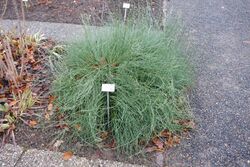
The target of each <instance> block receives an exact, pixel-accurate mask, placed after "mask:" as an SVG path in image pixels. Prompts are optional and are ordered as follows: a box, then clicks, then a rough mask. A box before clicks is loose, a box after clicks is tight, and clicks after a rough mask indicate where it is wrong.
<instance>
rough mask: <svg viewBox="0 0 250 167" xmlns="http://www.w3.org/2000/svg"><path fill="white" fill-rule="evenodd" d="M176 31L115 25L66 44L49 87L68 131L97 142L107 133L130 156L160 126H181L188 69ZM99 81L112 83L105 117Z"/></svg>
mask: <svg viewBox="0 0 250 167" xmlns="http://www.w3.org/2000/svg"><path fill="white" fill-rule="evenodd" d="M178 33H179V29H178V27H177V26H172V27H167V28H166V30H165V31H161V30H158V29H157V28H154V27H152V26H150V25H148V24H138V23H137V24H136V25H135V24H127V25H124V24H115V25H112V26H110V27H109V28H101V29H99V30H90V29H88V30H87V31H86V32H85V35H84V36H82V38H83V40H80V41H77V42H75V43H72V44H70V45H69V46H68V47H67V49H66V50H67V54H66V55H65V56H64V57H63V59H62V60H61V61H60V62H58V63H56V71H57V72H56V73H55V77H56V79H55V81H54V85H53V90H54V94H55V95H56V96H57V101H56V104H57V106H58V107H59V108H60V112H62V113H63V114H64V115H65V116H66V117H65V118H66V121H67V122H68V124H69V125H70V127H72V128H71V132H72V135H73V136H74V137H77V138H78V139H79V140H81V141H83V142H85V143H88V144H90V145H99V144H100V143H101V142H102V140H103V137H102V134H103V133H105V132H109V138H110V139H114V141H115V143H116V148H117V149H118V150H120V151H122V152H126V153H128V154H129V153H134V152H135V151H139V150H140V149H141V148H142V147H143V145H140V144H139V143H141V142H142V141H143V142H144V143H147V142H148V141H149V140H150V138H151V137H153V136H154V135H157V134H158V133H159V132H160V131H162V130H164V129H168V130H170V131H172V132H176V131H180V130H182V128H183V127H182V126H181V125H180V124H178V121H179V120H183V119H187V118H190V115H189V112H188V110H189V108H188V103H187V102H186V98H185V91H186V88H187V87H188V86H190V84H191V72H190V68H189V66H188V64H187V63H186V61H185V60H184V58H183V56H182V55H183V53H182V49H181V48H182V47H181V43H180V41H179V37H178ZM102 83H115V84H116V91H115V92H114V93H111V94H110V105H111V113H110V119H109V120H108V117H107V111H106V93H103V92H101V85H102ZM76 127H77V128H76ZM143 142H142V143H143Z"/></svg>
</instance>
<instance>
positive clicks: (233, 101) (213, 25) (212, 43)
mask: <svg viewBox="0 0 250 167" xmlns="http://www.w3.org/2000/svg"><path fill="white" fill-rule="evenodd" d="M170 9H171V10H170ZM168 12H169V13H170V12H171V15H177V16H180V17H181V18H183V22H184V25H185V27H186V28H187V29H186V33H187V34H188V36H189V42H190V44H191V45H193V46H194V51H195V54H194V55H192V56H190V57H191V60H192V61H193V64H195V69H196V72H197V83H196V86H195V87H196V88H195V90H194V92H193V94H192V96H191V100H192V107H193V110H194V115H195V117H196V119H197V121H198V127H197V131H196V132H195V133H194V134H193V136H192V137H191V139H190V140H188V141H186V142H184V143H182V145H181V146H179V147H178V148H176V149H174V150H172V151H171V152H168V153H167V154H166V158H165V161H166V163H167V164H169V166H174V167H175V166H230V167H234V166H241V167H245V166H250V131H249V129H250V122H249V120H250V1H249V0H237V1H236V0H175V1H172V2H169V3H168ZM247 41H249V42H247Z"/></svg>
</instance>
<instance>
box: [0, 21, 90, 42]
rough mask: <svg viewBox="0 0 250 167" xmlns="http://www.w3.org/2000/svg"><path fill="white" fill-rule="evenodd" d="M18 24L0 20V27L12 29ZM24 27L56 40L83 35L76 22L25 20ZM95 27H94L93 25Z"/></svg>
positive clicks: (80, 26)
mask: <svg viewBox="0 0 250 167" xmlns="http://www.w3.org/2000/svg"><path fill="white" fill-rule="evenodd" d="M17 26H18V21H17V20H3V21H2V22H0V29H1V28H2V29H4V30H14V29H15V28H16V27H17ZM25 27H26V28H27V32H28V33H29V34H34V33H37V32H41V33H42V34H44V35H45V37H48V38H50V37H53V39H55V40H57V41H69V42H70V41H71V40H75V39H81V37H82V36H84V29H83V26H82V25H76V24H61V23H49V22H38V21H26V22H25ZM93 28H95V27H93Z"/></svg>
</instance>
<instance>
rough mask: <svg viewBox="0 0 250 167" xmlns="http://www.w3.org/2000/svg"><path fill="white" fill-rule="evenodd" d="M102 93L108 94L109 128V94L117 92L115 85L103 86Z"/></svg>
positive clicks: (108, 113) (108, 112)
mask: <svg viewBox="0 0 250 167" xmlns="http://www.w3.org/2000/svg"><path fill="white" fill-rule="evenodd" d="M102 92H107V116H108V127H109V121H110V118H109V115H110V106H109V92H115V84H102Z"/></svg>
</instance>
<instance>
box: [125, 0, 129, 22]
mask: <svg viewBox="0 0 250 167" xmlns="http://www.w3.org/2000/svg"><path fill="white" fill-rule="evenodd" d="M123 8H124V9H125V12H124V22H125V21H126V18H127V10H128V9H129V8H130V3H125V2H124V3H123Z"/></svg>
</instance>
